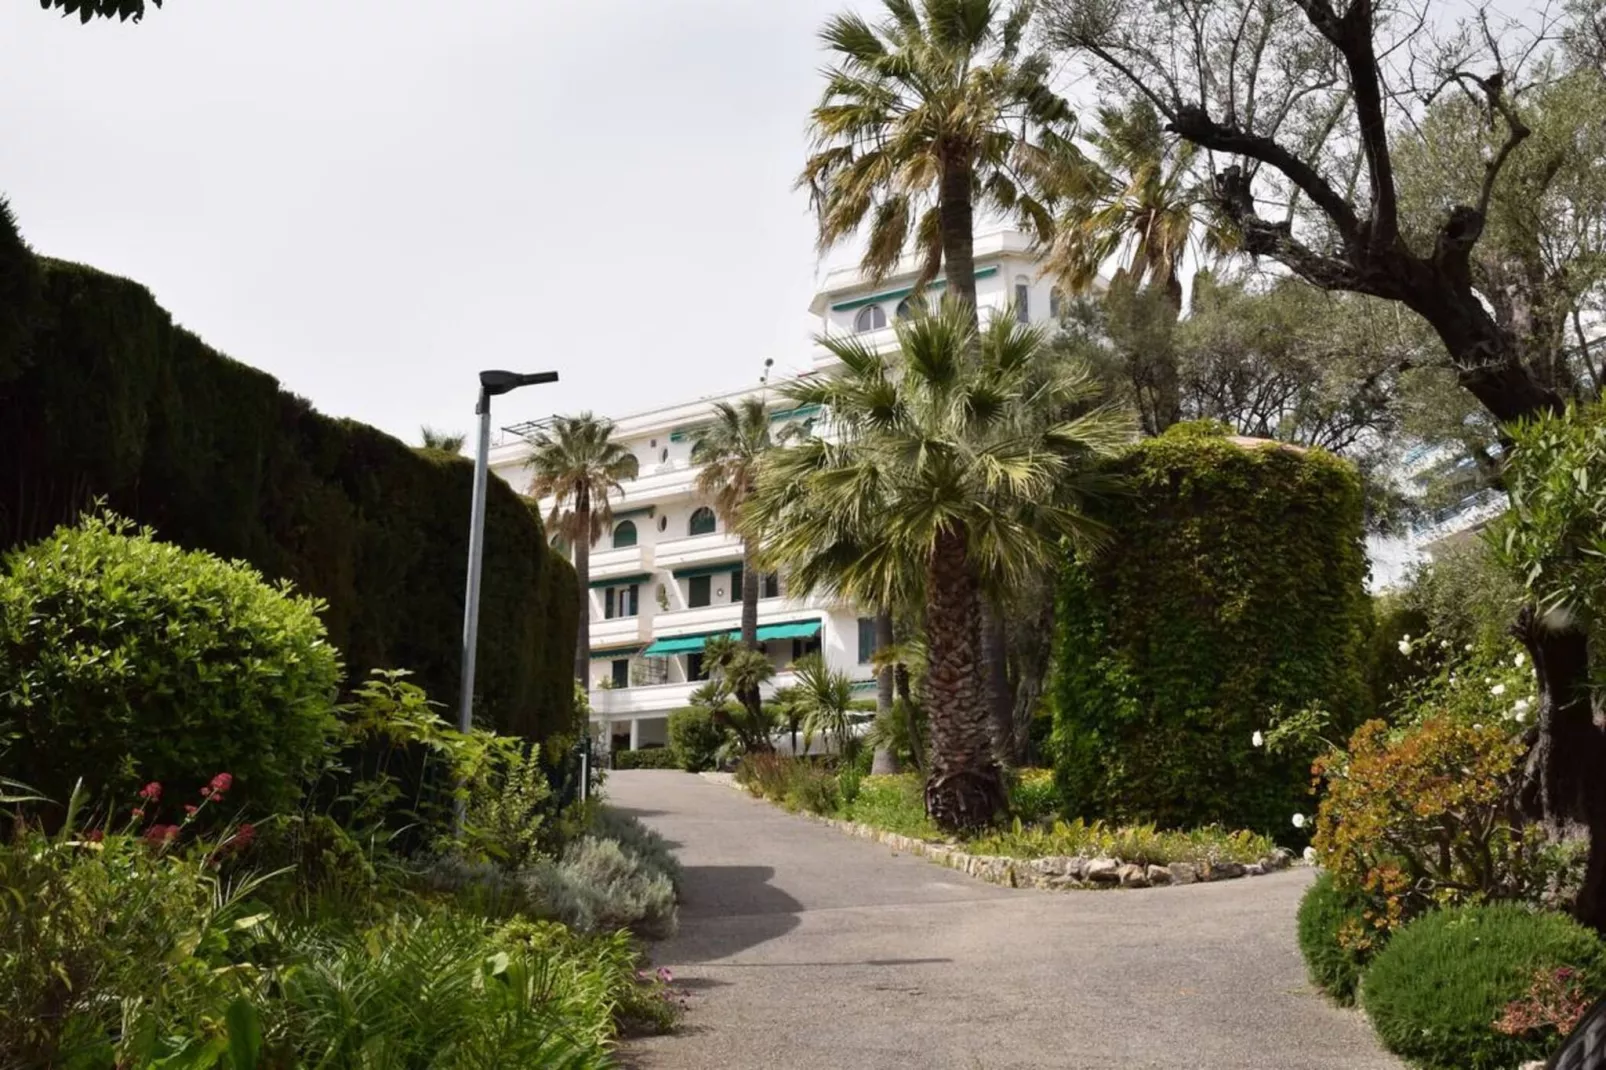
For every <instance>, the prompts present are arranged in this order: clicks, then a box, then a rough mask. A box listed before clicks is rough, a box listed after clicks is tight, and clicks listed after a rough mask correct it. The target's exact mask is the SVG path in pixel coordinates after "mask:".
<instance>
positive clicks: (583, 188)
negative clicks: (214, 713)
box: [0, 0, 852, 441]
mask: <svg viewBox="0 0 1606 1070" xmlns="http://www.w3.org/2000/svg"><path fill="white" fill-rule="evenodd" d="M844 6H852V4H851V2H850V0H565V2H559V0H455V2H452V3H445V2H442V0H338V2H332V0H167V3H166V4H165V5H164V6H163V7H162V8H161V9H159V10H158V9H152V10H150V11H149V13H148V14H147V16H146V17H145V19H144V21H143V22H142V23H139V24H133V23H127V24H118V23H115V22H95V23H92V24H90V25H87V26H85V25H80V24H79V23H78V21H77V20H76V19H70V20H69V19H63V18H61V17H60V16H59V15H57V14H55V13H53V12H47V11H43V10H41V9H40V7H39V5H38V4H37V3H34V2H32V0H26V2H25V0H12V2H10V3H7V4H4V5H0V100H4V101H6V102H7V104H6V105H5V106H4V107H0V196H5V197H6V198H8V199H9V200H10V202H11V207H12V210H13V211H14V212H15V214H16V216H17V219H18V223H19V225H20V227H21V229H22V233H23V236H24V237H25V238H26V239H27V240H28V241H29V243H30V244H31V245H32V246H33V248H34V249H35V251H37V252H39V253H41V254H44V255H49V256H54V257H58V258H61V259H65V260H74V261H79V262H82V263H86V264H91V265H93V266H95V267H97V268H100V269H102V270H104V271H108V272H111V273H114V274H117V275H124V276H127V277H129V278H132V279H135V280H137V281H139V282H141V283H143V284H145V285H146V286H148V287H149V288H150V290H151V291H152V292H153V293H154V294H155V296H156V299H157V300H158V301H159V302H161V304H162V305H163V306H164V307H166V308H167V309H168V311H169V312H171V313H172V315H173V317H174V318H175V320H177V321H178V322H179V323H180V324H182V325H184V326H185V327H188V328H189V329H191V330H193V331H195V332H196V333H197V334H199V335H200V336H201V337H202V338H203V339H205V340H206V341H207V342H208V343H209V344H210V345H212V346H214V347H215V348H217V349H219V350H221V351H223V352H224V353H227V354H228V355H230V356H232V357H234V358H235V359H237V360H240V361H243V362H244V363H246V364H250V365H253V366H255V367H258V368H261V369H263V370H265V371H267V372H270V373H271V374H273V375H274V376H276V377H278V379H279V380H280V382H281V384H282V385H283V386H284V388H285V389H287V390H290V391H292V392H294V393H296V394H300V395H302V396H304V397H306V398H309V399H310V400H311V401H312V402H313V404H314V405H315V406H317V408H318V409H320V410H321V411H323V412H325V413H328V414H330V415H335V416H349V417H353V418H356V419H359V420H363V421H366V422H368V423H372V424H375V425H377V426H379V427H381V428H383V429H384V430H386V431H388V432H390V433H392V434H394V435H397V436H399V437H402V438H404V439H407V440H409V441H416V440H417V438H418V429H419V426H420V425H422V424H429V425H431V426H433V427H437V428H440V429H442V430H446V431H460V432H461V431H467V430H469V428H470V427H471V425H472V423H473V418H474V417H473V407H474V400H475V392H476V390H477V382H476V373H477V372H478V370H479V369H481V368H492V367H505V368H512V369H515V370H521V371H534V370H548V369H555V370H557V371H558V372H559V374H560V376H561V380H560V382H559V383H558V384H557V385H555V386H545V387H530V388H527V389H525V390H522V391H520V392H517V393H514V394H511V395H508V396H506V397H503V398H499V399H498V400H497V402H496V409H495V414H494V416H495V423H496V424H497V425H505V424H508V423H513V422H516V421H519V420H526V419H536V418H540V417H544V416H548V415H550V414H552V413H554V412H575V411H579V410H581V409H591V410H594V411H597V412H600V413H604V414H613V415H619V414H623V413H628V412H631V411H634V410H638V409H643V408H649V407H653V406H656V405H659V404H668V403H673V402H677V401H683V400H688V399H690V398H691V397H694V396H697V395H701V394H707V393H714V392H719V391H723V390H730V389H735V388H738V387H741V386H743V385H746V384H747V383H750V382H755V381H756V380H757V378H758V376H759V375H760V374H761V372H762V370H763V362H764V360H765V358H767V357H773V358H774V359H775V362H776V367H777V369H787V368H793V369H802V368H804V367H806V366H807V360H808V357H807V354H808V349H809V338H810V334H811V331H812V330H813V326H814V323H815V321H814V320H813V319H812V318H811V317H810V316H809V315H808V311H807V306H808V303H809V301H810V299H811V297H812V296H813V293H814V290H815V285H816V282H817V281H818V279H819V278H820V276H821V274H822V272H823V268H824V267H825V266H826V265H825V264H822V262H821V261H820V259H819V257H818V256H817V254H816V251H815V247H814V226H813V220H812V218H811V216H810V215H809V213H808V205H807V199H806V197H805V196H804V195H803V194H801V193H798V192H795V191H793V189H792V182H793V179H794V178H795V177H796V175H797V173H798V171H799V170H800V168H801V166H802V164H803V161H804V158H805V156H806V153H807V142H806V138H805V134H804V127H805V122H806V119H807V113H808V109H809V107H810V106H811V105H812V104H813V103H814V101H815V100H816V98H817V97H818V94H819V91H820V88H821V79H820V75H819V70H820V68H821V66H822V65H823V63H824V60H825V57H824V54H823V53H822V52H821V50H820V47H819V43H818V39H817V36H816V33H817V31H818V29H819V26H820V25H821V23H822V22H823V21H824V19H825V18H826V17H827V16H828V15H830V14H832V13H833V12H835V11H838V10H841V9H843V8H844ZM843 259H844V256H843V255H841V254H839V255H837V256H836V257H834V258H833V259H832V260H831V261H830V262H829V264H830V266H835V265H836V264H837V263H840V262H841V261H842V260H843Z"/></svg>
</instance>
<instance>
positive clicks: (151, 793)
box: [139, 780, 162, 802]
mask: <svg viewBox="0 0 1606 1070" xmlns="http://www.w3.org/2000/svg"><path fill="white" fill-rule="evenodd" d="M139 797H140V798H141V799H144V800H145V801H146V802H155V801H156V800H158V799H160V798H161V797H162V785H161V784H159V783H157V782H156V781H154V780H153V781H151V782H150V783H149V784H146V785H145V786H144V787H143V788H140V789H139Z"/></svg>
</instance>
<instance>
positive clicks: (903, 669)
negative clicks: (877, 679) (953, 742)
mask: <svg viewBox="0 0 1606 1070" xmlns="http://www.w3.org/2000/svg"><path fill="white" fill-rule="evenodd" d="M892 686H893V691H894V692H895V694H894V696H893V700H892V701H893V702H894V703H902V705H903V717H904V730H905V731H907V732H908V733H909V757H910V759H911V760H913V762H914V766H915V771H916V772H918V773H924V772H925V771H926V745H925V742H924V741H923V740H922V739H921V738H920V711H919V709H918V708H917V707H916V706H915V700H914V696H913V695H912V694H910V693H909V666H908V665H907V664H905V663H904V662H901V661H900V662H898V664H896V665H894V666H893V667H892Z"/></svg>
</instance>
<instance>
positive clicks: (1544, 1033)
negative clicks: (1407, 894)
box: [1361, 903, 1606, 1070]
mask: <svg viewBox="0 0 1606 1070" xmlns="http://www.w3.org/2000/svg"><path fill="white" fill-rule="evenodd" d="M1558 969H1565V970H1568V971H1573V972H1572V974H1571V976H1570V977H1569V981H1568V982H1567V984H1568V986H1569V988H1570V989H1571V991H1570V995H1569V997H1568V999H1567V1000H1566V1002H1569V1003H1572V1004H1574V1006H1575V1008H1576V1009H1581V1008H1582V1007H1583V1006H1586V1005H1587V1004H1588V1003H1591V1002H1593V1001H1594V1000H1595V999H1596V998H1598V997H1599V996H1601V995H1602V994H1603V993H1606V948H1603V947H1602V945H1601V942H1600V939H1599V938H1598V937H1597V936H1596V935H1595V934H1594V933H1592V932H1590V931H1589V930H1588V929H1585V928H1584V927H1583V926H1582V925H1579V924H1578V923H1577V922H1576V921H1574V920H1572V919H1571V918H1569V917H1566V916H1565V915H1562V914H1547V913H1536V912H1535V911H1533V910H1531V909H1529V908H1527V907H1524V906H1520V905H1518V904H1515V903H1498V904H1493V905H1490V906H1471V907H1450V908H1446V909H1444V910H1436V911H1433V912H1432V913H1429V914H1425V915H1423V916H1422V917H1420V918H1418V919H1417V920H1416V921H1413V922H1412V923H1411V924H1409V925H1407V926H1406V927H1405V928H1403V929H1401V930H1400V931H1399V932H1398V933H1396V934H1395V935H1394V937H1393V938H1392V939H1391V940H1389V942H1388V946H1387V947H1385V948H1384V949H1383V950H1382V951H1381V952H1379V953H1378V956H1377V958H1376V959H1374V960H1373V962H1372V964H1371V966H1370V967H1369V968H1368V969H1367V971H1366V979H1365V981H1364V982H1363V983H1362V985H1361V1003H1362V1005H1363V1006H1364V1007H1365V1008H1366V1014H1367V1016H1368V1017H1369V1018H1370V1019H1371V1020H1372V1026H1373V1027H1374V1028H1375V1029H1376V1030H1377V1034H1378V1036H1379V1037H1380V1038H1382V1041H1383V1044H1384V1046H1385V1047H1387V1048H1388V1049H1389V1050H1390V1051H1392V1052H1394V1053H1395V1054H1396V1055H1399V1056H1401V1057H1402V1058H1404V1059H1406V1060H1407V1061H1408V1062H1410V1063H1412V1064H1413V1065H1415V1066H1419V1067H1423V1068H1425V1070H1510V1068H1511V1067H1514V1066H1517V1065H1519V1064H1521V1063H1523V1062H1526V1061H1529V1060H1537V1059H1544V1058H1545V1057H1547V1056H1548V1055H1549V1054H1550V1053H1551V1051H1552V1050H1554V1049H1555V1048H1556V1047H1557V1046H1559V1044H1560V1039H1561V1038H1560V1036H1559V1035H1558V1033H1557V1031H1556V1030H1555V1029H1554V1028H1541V1029H1534V1030H1528V1031H1524V1032H1521V1033H1517V1034H1516V1035H1512V1034H1508V1033H1505V1032H1501V1031H1500V1030H1497V1029H1496V1028H1495V1023H1496V1022H1497V1021H1500V1020H1501V1019H1502V1018H1504V1017H1506V1016H1507V1014H1508V1012H1509V1011H1510V1010H1511V1009H1512V1005H1513V1004H1516V1005H1517V1007H1518V1008H1519V1009H1520V1010H1522V1011H1533V1010H1540V1011H1541V1013H1540V1014H1539V1015H1538V1016H1537V1017H1541V1018H1542V1017H1547V1015H1545V1014H1544V1013H1543V1011H1542V1008H1544V1007H1546V1006H1547V1005H1548V1007H1549V1009H1551V1010H1554V1009H1555V1003H1556V1001H1555V1000H1554V999H1545V1000H1542V1001H1541V1002H1540V1003H1538V1004H1533V1005H1532V1006H1530V1007H1525V1006H1524V1005H1525V1004H1531V1003H1532V1002H1533V1001H1532V996H1533V995H1534V994H1536V991H1537V992H1539V993H1542V992H1543V991H1544V982H1545V979H1553V978H1554V976H1555V971H1557V970H1558ZM1536 982H1538V983H1539V987H1538V989H1537V990H1536ZM1522 1016H1523V1017H1528V1018H1529V1020H1530V1021H1532V1020H1534V1017H1533V1016H1531V1015H1529V1014H1523V1015H1522Z"/></svg>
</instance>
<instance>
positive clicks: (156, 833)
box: [145, 825, 178, 843]
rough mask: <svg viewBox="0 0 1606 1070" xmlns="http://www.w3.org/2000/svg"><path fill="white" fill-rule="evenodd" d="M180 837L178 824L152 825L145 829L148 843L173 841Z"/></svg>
mask: <svg viewBox="0 0 1606 1070" xmlns="http://www.w3.org/2000/svg"><path fill="white" fill-rule="evenodd" d="M176 839H178V826H177V825H152V826H151V827H150V828H148V829H146V830H145V842H146V843H171V842H172V841H173V840H176Z"/></svg>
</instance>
